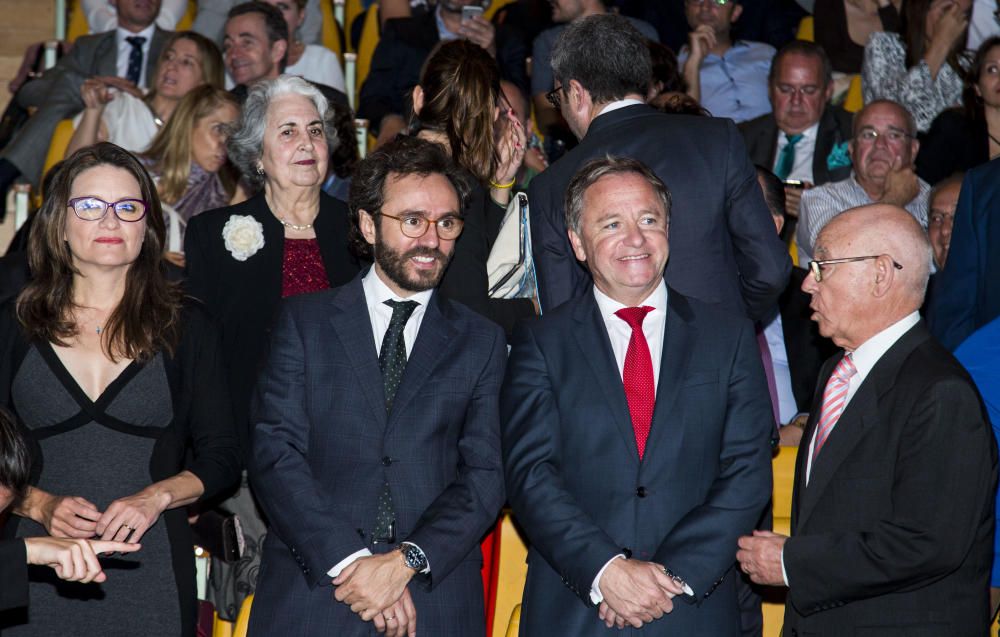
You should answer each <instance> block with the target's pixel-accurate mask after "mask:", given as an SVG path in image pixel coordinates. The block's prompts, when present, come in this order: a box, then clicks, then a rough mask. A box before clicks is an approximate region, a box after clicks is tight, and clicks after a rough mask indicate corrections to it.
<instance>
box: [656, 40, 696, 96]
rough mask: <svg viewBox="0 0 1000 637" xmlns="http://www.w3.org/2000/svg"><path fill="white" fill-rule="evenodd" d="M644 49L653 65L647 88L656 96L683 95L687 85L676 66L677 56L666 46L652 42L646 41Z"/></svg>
mask: <svg viewBox="0 0 1000 637" xmlns="http://www.w3.org/2000/svg"><path fill="white" fill-rule="evenodd" d="M646 48H648V49H649V59H650V62H652V65H653V74H652V76H651V77H650V78H649V88H650V92H651V93H652V92H653V91H655V94H654V95H653V96H654V97H655V96H656V95H662V94H664V93H674V92H677V93H683V92H685V91H686V90H687V83H686V82H685V81H684V77H683V76H682V75H681V74H680V69H679V68H678V66H677V55H675V54H674V52H673V50H671V48H670V47H669V46H667V45H666V44H660V43H659V42H654V41H653V40H646Z"/></svg>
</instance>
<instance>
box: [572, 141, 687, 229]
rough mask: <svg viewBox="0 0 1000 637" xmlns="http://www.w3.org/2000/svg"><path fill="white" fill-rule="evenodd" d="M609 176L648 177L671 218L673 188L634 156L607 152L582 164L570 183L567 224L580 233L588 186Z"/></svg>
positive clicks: (665, 211)
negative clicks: (669, 187) (671, 193)
mask: <svg viewBox="0 0 1000 637" xmlns="http://www.w3.org/2000/svg"><path fill="white" fill-rule="evenodd" d="M609 175H638V176H639V177H642V178H643V179H645V180H646V181H647V182H648V183H649V185H650V187H652V189H653V192H654V193H655V194H656V198H657V200H658V201H659V202H660V203H661V204H663V212H664V214H665V215H666V218H667V220H668V221H669V219H670V202H671V199H670V190H669V189H668V188H667V186H666V184H664V183H663V181H662V180H661V179H660V178H659V177H657V176H656V173H654V172H653V171H652V170H650V169H649V168H648V167H647V166H646V164H644V163H642V162H641V161H638V160H636V159H632V158H631V157H615V156H612V155H606V156H604V157H602V158H598V159H592V160H590V161H589V162H587V163H586V164H584V165H583V167H582V168H580V170H578V171H577V172H576V174H575V175H573V179H571V180H570V182H569V186H568V187H567V188H566V200H565V206H564V207H565V210H566V227H567V228H569V229H570V230H572V231H573V232H575V233H577V234H580V219H581V217H583V198H584V196H585V195H586V194H587V189H588V188H590V187H591V186H593V185H594V184H595V183H597V181H598V180H600V179H601V178H602V177H607V176H609Z"/></svg>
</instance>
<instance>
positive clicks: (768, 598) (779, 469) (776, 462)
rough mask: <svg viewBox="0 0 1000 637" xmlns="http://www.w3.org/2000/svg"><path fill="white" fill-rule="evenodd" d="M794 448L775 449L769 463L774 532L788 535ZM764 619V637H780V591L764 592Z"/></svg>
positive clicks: (782, 597) (782, 608)
mask: <svg viewBox="0 0 1000 637" xmlns="http://www.w3.org/2000/svg"><path fill="white" fill-rule="evenodd" d="M797 455H798V448H796V447H778V454H777V455H776V456H775V457H774V459H773V460H772V461H771V472H772V474H773V476H774V491H773V492H772V494H771V505H772V511H773V513H774V532H775V533H781V534H782V535H788V534H789V533H790V532H791V524H792V488H793V486H794V483H795V458H796V456H797ZM761 611H762V612H763V615H764V637H780V636H781V626H782V624H783V623H784V617H785V595H784V589H780V588H772V589H767V591H766V592H765V595H764V603H763V604H762V606H761Z"/></svg>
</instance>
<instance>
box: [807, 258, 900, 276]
mask: <svg viewBox="0 0 1000 637" xmlns="http://www.w3.org/2000/svg"><path fill="white" fill-rule="evenodd" d="M884 256H888V255H886V254H875V255H872V256H869V257H844V258H842V259H823V260H822V261H810V262H809V272H811V273H812V275H813V278H814V279H816V283H819V282H820V281H822V280H823V268H825V267H826V266H828V265H836V264H838V263H854V262H855V261H869V260H871V259H877V258H879V257H884ZM889 260H891V261H892V267H894V268H896V269H897V270H902V269H903V266H902V265H900V264H898V263H896V260H895V259H893V258H892V257H889Z"/></svg>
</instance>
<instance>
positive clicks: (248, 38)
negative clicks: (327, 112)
mask: <svg viewBox="0 0 1000 637" xmlns="http://www.w3.org/2000/svg"><path fill="white" fill-rule="evenodd" d="M225 30H226V36H225V38H224V39H223V44H222V52H223V57H224V59H225V61H226V70H227V71H228V72H229V76H230V77H231V78H233V81H234V82H236V87H235V88H233V94H234V95H236V97H237V99H239V100H240V101H241V102H242V101H243V100H244V99H246V95H247V90H248V89H249V87H250V85H251V84H253V83H254V82H259V81H260V80H273V79H275V78H277V77H278V76H279V75H281V74H282V73H283V71H284V68H285V62H286V60H287V59H288V50H289V35H288V23H286V22H285V18H284V16H283V15H282V13H281V11H279V10H278V9H277V8H276V7H273V6H271V5H270V4H267V3H266V2H244V3H242V4H238V5H236V6H235V7H233V8H232V9H230V10H229V19H228V20H227V21H226V28H225ZM307 81H309V80H307ZM309 82H310V83H311V84H312V85H313V86H315V87H316V88H317V89H319V91H320V92H321V93H323V96H324V97H325V98H326V99H327V101H328V102H330V103H332V104H335V105H337V106H338V107H343V108H348V102H347V95H345V94H344V92H343V91H340V90H337V89H335V88H333V87H332V86H327V85H326V84H320V83H317V82H312V81H309Z"/></svg>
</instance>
